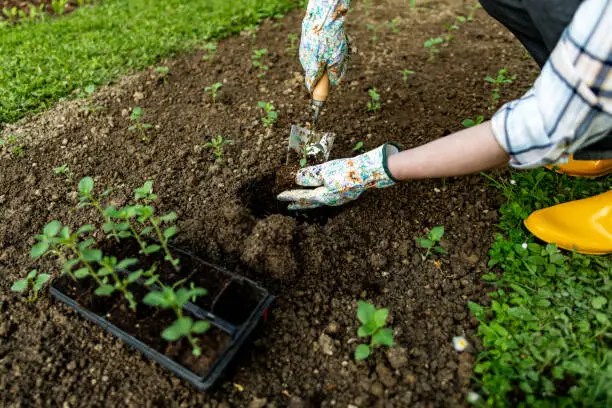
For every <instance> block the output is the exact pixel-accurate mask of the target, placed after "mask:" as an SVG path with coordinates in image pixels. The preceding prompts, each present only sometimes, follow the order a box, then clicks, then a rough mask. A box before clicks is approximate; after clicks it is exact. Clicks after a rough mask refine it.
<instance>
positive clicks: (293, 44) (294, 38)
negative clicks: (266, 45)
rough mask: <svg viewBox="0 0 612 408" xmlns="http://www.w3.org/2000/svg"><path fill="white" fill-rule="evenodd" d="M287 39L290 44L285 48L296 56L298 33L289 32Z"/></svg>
mask: <svg viewBox="0 0 612 408" xmlns="http://www.w3.org/2000/svg"><path fill="white" fill-rule="evenodd" d="M287 39H288V40H289V46H288V47H287V48H285V51H287V52H288V53H289V55H291V56H293V57H295V56H296V55H297V40H298V35H297V34H288V35H287Z"/></svg>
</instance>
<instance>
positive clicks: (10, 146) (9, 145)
mask: <svg viewBox="0 0 612 408" xmlns="http://www.w3.org/2000/svg"><path fill="white" fill-rule="evenodd" d="M0 146H5V147H6V149H7V151H8V152H9V153H10V154H11V156H14V157H17V156H21V155H22V154H23V152H24V147H23V146H22V145H20V144H19V143H17V138H16V137H15V135H10V136H9V137H8V139H6V140H4V139H0Z"/></svg>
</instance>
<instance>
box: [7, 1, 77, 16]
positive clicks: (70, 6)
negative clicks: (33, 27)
mask: <svg viewBox="0 0 612 408" xmlns="http://www.w3.org/2000/svg"><path fill="white" fill-rule="evenodd" d="M43 3H44V4H45V12H46V13H47V14H51V15H54V14H55V13H54V12H53V7H51V0H27V1H24V0H2V1H0V11H2V10H3V9H5V8H6V9H9V10H10V9H12V8H13V7H17V8H18V9H20V10H23V11H25V12H26V14H27V15H29V14H30V7H29V6H30V5H32V6H34V7H36V11H38V7H40V5H41V4H43ZM77 7H78V3H77V2H76V1H69V2H68V3H67V4H66V8H65V9H64V14H68V13H71V12H72V11H74V10H75V9H76V8H77ZM17 18H19V17H17ZM0 19H7V17H6V16H5V15H4V13H1V12H0Z"/></svg>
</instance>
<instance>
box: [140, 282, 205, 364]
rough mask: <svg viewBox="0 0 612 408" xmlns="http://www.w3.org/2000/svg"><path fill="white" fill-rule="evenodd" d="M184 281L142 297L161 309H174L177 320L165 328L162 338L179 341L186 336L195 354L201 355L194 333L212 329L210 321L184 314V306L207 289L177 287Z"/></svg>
mask: <svg viewBox="0 0 612 408" xmlns="http://www.w3.org/2000/svg"><path fill="white" fill-rule="evenodd" d="M182 283H183V282H182V281H179V282H177V283H176V284H174V285H173V286H162V289H161V290H160V291H151V292H149V293H148V294H147V295H146V296H145V297H144V298H143V299H142V302H143V303H144V304H146V305H149V306H155V307H159V308H161V309H172V310H173V311H174V314H175V315H176V320H175V321H174V322H173V323H172V324H171V325H170V326H168V327H166V329H164V331H163V332H162V334H161V336H162V338H163V339H165V340H167V341H177V340H179V339H181V338H183V337H185V338H187V340H188V341H189V343H190V344H191V347H192V353H193V355H195V356H199V355H200V354H201V353H202V350H201V349H200V346H199V345H198V339H196V338H195V337H194V335H198V334H203V333H206V331H208V329H210V323H209V322H207V321H204V320H198V321H195V322H194V321H193V319H192V318H191V317H189V316H185V315H183V306H184V305H185V303H187V302H188V301H189V300H192V301H194V300H195V299H196V298H198V297H200V296H205V295H206V294H207V291H206V289H203V288H195V287H192V288H189V289H187V288H179V289H176V288H177V286H179V285H181V284H182Z"/></svg>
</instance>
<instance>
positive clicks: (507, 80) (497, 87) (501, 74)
mask: <svg viewBox="0 0 612 408" xmlns="http://www.w3.org/2000/svg"><path fill="white" fill-rule="evenodd" d="M507 74H508V69H506V68H502V69H500V70H499V71H498V72H497V76H496V77H495V78H493V77H490V76H487V77H486V78H485V81H487V82H490V83H492V84H493V86H494V88H493V90H492V91H491V105H490V106H489V110H494V109H495V108H496V107H497V104H498V102H499V99H500V98H501V87H502V86H503V85H507V84H511V83H512V82H514V80H515V79H516V75H512V76H507Z"/></svg>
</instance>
